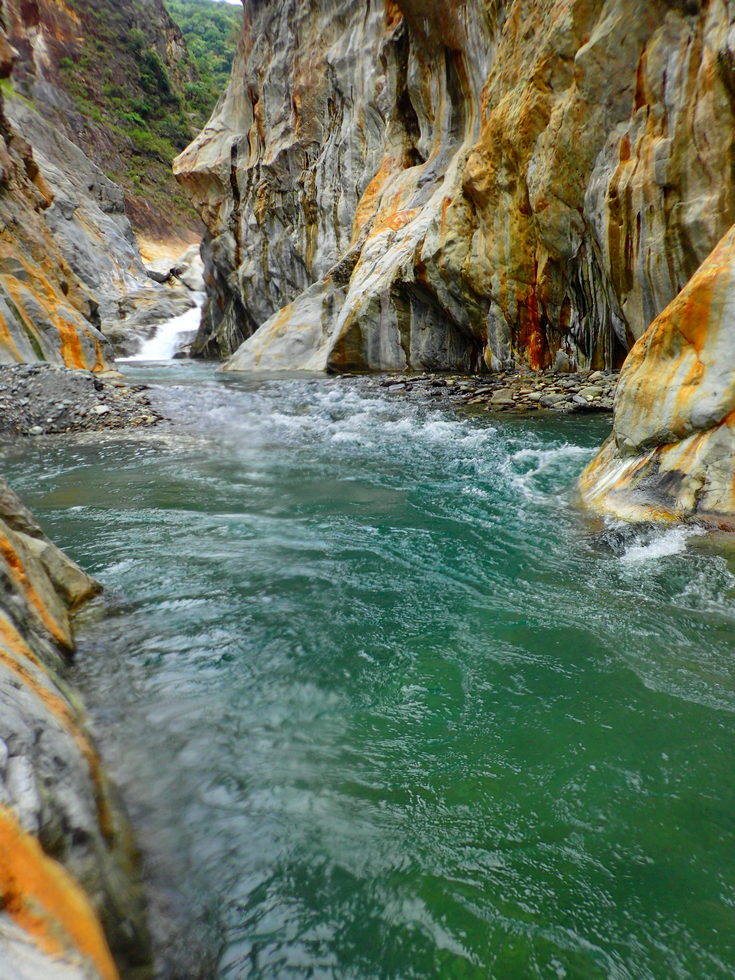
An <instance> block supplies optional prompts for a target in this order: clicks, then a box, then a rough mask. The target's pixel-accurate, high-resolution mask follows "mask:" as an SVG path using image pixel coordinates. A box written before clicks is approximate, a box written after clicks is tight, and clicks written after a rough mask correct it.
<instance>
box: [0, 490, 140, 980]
mask: <svg viewBox="0 0 735 980" xmlns="http://www.w3.org/2000/svg"><path fill="white" fill-rule="evenodd" d="M98 590H99V586H98V585H97V583H96V582H94V581H93V580H92V579H90V578H89V577H88V576H87V575H85V574H84V573H83V572H82V571H81V569H79V568H78V567H77V566H76V565H75V564H74V563H73V562H72V561H71V560H70V559H68V558H67V557H66V556H65V555H64V554H63V553H62V552H60V551H59V550H58V549H57V548H56V547H55V546H54V545H53V544H52V543H51V542H50V541H49V540H48V539H47V538H46V537H45V536H44V534H43V532H42V531H41V529H40V527H39V526H38V524H37V523H36V521H35V520H34V519H33V517H32V516H31V514H29V513H28V511H27V510H26V509H25V508H24V507H23V505H22V504H21V503H20V501H19V500H18V498H17V497H16V496H15V494H13V493H12V491H10V489H9V488H8V486H7V484H5V483H4V482H3V481H0V976H2V977H3V978H7V980H11V978H12V980H41V978H42V980H99V978H103V980H116V978H118V977H119V976H121V977H127V978H131V980H133V978H134V980H143V978H146V977H149V976H151V974H152V970H151V956H150V948H149V943H148V937H147V931H146V926H145V918H144V903H143V899H142V893H141V889H140V885H139V883H138V879H137V871H136V865H135V855H134V849H133V847H132V845H131V840H130V833H129V830H128V827H127V825H126V823H125V820H124V818H123V817H122V816H121V812H120V810H119V808H118V806H117V805H116V803H115V799H114V796H113V794H112V792H111V789H110V786H109V785H108V783H107V781H106V779H105V776H104V774H103V772H102V771H101V767H100V761H99V758H98V755H97V752H96V750H95V748H94V745H93V744H92V743H91V741H90V739H89V735H88V733H87V731H86V730H85V722H84V713H83V710H82V708H81V707H80V704H79V700H78V698H77V696H76V695H75V693H74V691H73V690H72V689H71V688H70V687H69V684H68V681H67V679H66V674H67V665H68V658H69V656H70V653H71V651H72V648H73V641H72V633H71V627H70V625H69V612H70V610H73V609H74V608H75V607H76V606H77V605H79V604H80V603H81V602H83V601H84V600H85V599H87V598H89V597H91V596H93V595H94V594H95V593H96V592H97V591H98Z"/></svg>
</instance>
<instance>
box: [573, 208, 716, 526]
mask: <svg viewBox="0 0 735 980" xmlns="http://www.w3.org/2000/svg"><path fill="white" fill-rule="evenodd" d="M733 460H735V227H733V228H732V229H731V230H730V231H729V232H728V233H727V234H726V235H725V237H724V238H723V239H722V241H721V242H720V243H719V245H718V246H717V247H716V248H715V250H714V251H713V252H712V254H711V255H710V256H709V258H708V259H707V260H706V261H705V262H704V263H703V265H702V266H701V268H700V269H699V270H698V272H697V273H696V274H695V275H694V277H693V278H692V279H691V281H690V282H689V283H688V284H687V285H686V286H685V288H684V289H683V290H682V292H681V293H680V294H679V295H678V296H677V297H676V299H675V300H674V301H673V302H672V303H671V304H670V305H669V306H668V307H667V308H666V310H664V312H663V313H662V314H661V315H660V316H659V317H658V318H657V319H656V320H655V321H654V322H653V323H652V324H651V326H650V327H649V329H648V330H647V331H646V333H645V334H644V335H643V337H642V338H641V339H640V340H639V341H638V343H637V344H636V345H635V347H634V348H633V350H632V351H631V352H630V355H629V357H628V359H627V361H626V362H625V365H624V367H623V370H622V373H621V375H620V382H619V385H618V391H617V396H616V401H615V423H614V428H613V434H612V435H611V437H610V438H609V439H608V440H607V442H606V443H605V445H604V446H603V447H602V449H601V450H600V452H599V454H598V455H597V457H596V458H595V459H594V460H593V461H592V463H591V464H590V465H589V466H588V467H587V469H586V470H585V472H584V474H583V476H582V479H581V483H580V489H581V492H582V497H583V499H584V501H585V502H586V503H587V505H588V506H590V507H591V508H593V509H594V510H597V511H598V512H601V513H608V514H612V515H614V516H616V517H619V518H623V519H628V520H649V519H653V520H664V521H673V520H685V519H695V520H699V521H701V522H704V523H706V524H709V525H715V526H719V527H722V528H727V529H735V477H734V475H733Z"/></svg>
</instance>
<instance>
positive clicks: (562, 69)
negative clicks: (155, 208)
mask: <svg viewBox="0 0 735 980" xmlns="http://www.w3.org/2000/svg"><path fill="white" fill-rule="evenodd" d="M731 7H732V5H731V4H729V3H726V2H723V0H715V2H713V3H710V4H707V5H705V6H701V7H700V6H697V7H696V8H695V7H693V6H691V5H682V4H672V3H669V2H665V0H654V2H653V3H650V4H646V5H641V4H639V3H636V2H633V0H606V2H605V3H602V4H592V3H589V2H587V0H543V2H540V3H539V2H531V0H507V2H501V0H463V2H462V3H459V4H445V5H437V4H433V3H427V2H425V0H370V2H368V4H367V5H363V6H360V7H358V6H357V5H346V4H342V3H338V2H336V0H318V2H317V3H309V4H306V3H304V2H303V0H286V2H283V3H275V2H272V0H265V2H260V3H257V4H255V3H252V2H248V3H246V17H245V29H244V38H243V44H242V47H241V51H240V54H239V56H238V59H237V62H236V64H235V67H234V71H233V77H232V81H231V83H230V86H229V89H228V91H227V93H226V94H225V96H224V97H223V99H222V100H221V102H220V104H219V106H218V108H217V110H216V111H215V114H214V115H213V117H212V119H211V121H210V123H209V124H208V126H207V127H206V129H205V130H204V132H203V133H202V134H201V135H200V137H199V138H198V139H197V140H196V141H195V143H194V144H193V145H192V146H191V147H190V148H189V149H188V150H187V151H185V153H184V154H183V155H182V156H181V157H180V158H179V159H178V161H177V162H176V165H175V167H176V172H177V176H178V178H179V180H180V181H181V182H182V184H183V185H184V187H185V188H186V189H187V190H188V192H189V194H190V196H191V198H192V200H193V201H194V203H195V204H196V206H197V208H198V209H199V212H200V214H201V215H202V218H203V219H204V221H205V223H206V224H207V227H208V243H207V246H206V258H207V269H208V279H209V290H210V299H209V304H208V307H207V310H206V312H205V317H204V319H203V324H202V330H201V332H200V335H199V338H198V340H197V342H196V344H195V350H198V351H199V352H201V353H206V354H207V355H229V354H233V353H234V352H235V349H236V347H237V345H238V344H241V347H240V348H239V350H237V353H236V354H235V356H234V357H233V359H232V360H231V361H230V363H229V365H228V366H229V367H230V368H232V369H243V368H246V369H252V368H261V369H264V368H265V369H277V368H309V369H336V370H341V369H345V368H348V367H349V368H351V369H354V368H363V369H366V368H367V369H381V370H383V369H387V370H401V369H404V368H406V367H409V368H414V369H420V370H423V369H456V370H476V369H477V367H478V366H482V367H484V368H486V369H487V368H490V369H498V368H505V367H511V366H514V365H515V366H522V365H524V364H525V365H528V366H530V367H532V368H534V369H540V368H545V367H548V366H549V365H550V364H552V363H553V362H554V359H555V356H556V353H557V352H558V351H559V350H562V351H563V352H564V353H565V355H566V356H567V357H568V358H569V359H570V361H571V362H572V364H573V366H575V367H577V368H580V369H585V368H611V367H619V366H620V364H621V363H622V361H623V359H624V357H625V354H626V352H627V350H628V349H629V348H630V346H631V345H632V344H633V343H634V342H635V340H636V339H637V338H638V337H640V336H641V335H642V333H643V332H644V330H645V329H646V327H647V326H648V325H649V323H650V322H651V320H652V319H653V318H654V317H655V316H657V315H658V314H659V313H660V312H661V311H662V310H663V309H664V308H665V307H666V305H667V304H668V303H669V302H670V301H671V300H672V299H673V298H674V297H675V296H676V294H677V293H678V292H679V290H680V289H681V288H682V287H683V286H684V284H685V283H686V282H687V281H688V280H689V278H690V277H691V276H692V274H693V273H694V272H695V270H696V269H697V267H698V265H699V264H700V263H701V262H702V261H703V259H704V258H705V257H706V256H707V254H708V253H709V252H710V251H711V249H712V248H713V247H714V245H715V244H716V242H717V241H718V239H719V238H720V237H721V236H722V235H723V234H724V232H725V231H726V229H727V228H728V227H729V226H730V225H731V224H732V222H733V221H734V220H735V204H734V202H733V168H732V166H731V161H732V152H733V147H732V133H733V132H734V131H735V117H734V115H733V113H734V105H733V98H732V92H733V91H734V90H735V81H734V75H733V62H734V59H733V44H734V43H735V42H734V41H733V37H735V35H734V34H733V32H732V31H731V25H732V23H733V16H734V14H733V11H732V9H731ZM368 223H369V224H370V232H369V234H368V235H366V236H364V237H361V232H362V230H363V229H364V228H365V227H366V226H367V225H368ZM356 249H357V257H356V258H355V250H356ZM348 255H349V256H350V262H349V267H350V271H349V278H346V277H345V275H344V274H342V275H340V276H338V277H336V278H335V277H334V276H333V275H331V270H332V269H333V268H335V267H336V268H338V269H340V271H341V272H342V273H344V271H345V269H346V268H347V266H346V265H343V264H342V259H343V258H344V257H346V256H348Z"/></svg>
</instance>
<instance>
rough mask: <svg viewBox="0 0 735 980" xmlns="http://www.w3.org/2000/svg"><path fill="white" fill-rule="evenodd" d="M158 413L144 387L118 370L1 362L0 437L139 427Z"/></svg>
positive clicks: (153, 420) (148, 423)
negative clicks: (97, 372) (74, 368)
mask: <svg viewBox="0 0 735 980" xmlns="http://www.w3.org/2000/svg"><path fill="white" fill-rule="evenodd" d="M161 419H162V416H161V415H159V413H158V412H157V411H156V410H155V409H154V408H152V407H151V404H150V400H149V399H148V397H147V395H146V389H145V388H144V387H143V386H141V385H135V384H130V383H129V382H128V381H127V380H126V379H125V378H124V376H123V375H121V374H119V373H118V372H116V371H110V372H107V373H106V374H93V373H92V372H91V371H75V370H70V369H69V368H63V367H59V366H58V365H52V364H14V365H0V437H2V436H7V435H10V436H17V435H20V436H42V435H54V434H60V433H65V432H89V431H99V430H102V429H121V428H138V427H141V426H151V425H155V424H156V423H158V422H160V421H161Z"/></svg>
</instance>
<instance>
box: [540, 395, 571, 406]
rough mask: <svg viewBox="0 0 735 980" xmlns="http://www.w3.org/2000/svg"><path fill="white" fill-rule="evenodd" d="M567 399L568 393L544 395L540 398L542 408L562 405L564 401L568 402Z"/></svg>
mask: <svg viewBox="0 0 735 980" xmlns="http://www.w3.org/2000/svg"><path fill="white" fill-rule="evenodd" d="M566 401H567V396H566V395H562V394H558V395H554V394H552V395H543V396H542V397H541V398H540V399H539V404H540V405H541V407H542V408H554V407H556V406H557V405H561V404H562V403H563V402H566Z"/></svg>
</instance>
